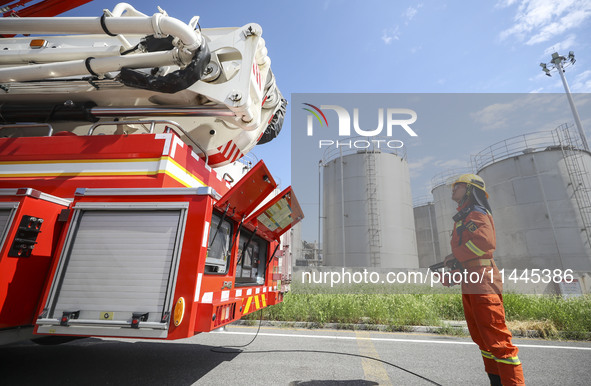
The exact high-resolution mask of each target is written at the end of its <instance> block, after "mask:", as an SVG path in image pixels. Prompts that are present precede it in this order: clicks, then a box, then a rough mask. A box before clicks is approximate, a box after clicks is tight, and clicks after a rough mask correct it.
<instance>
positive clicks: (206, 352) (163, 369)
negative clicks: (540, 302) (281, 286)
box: [0, 326, 591, 386]
mask: <svg viewBox="0 0 591 386" xmlns="http://www.w3.org/2000/svg"><path fill="white" fill-rule="evenodd" d="M256 330H257V329H256V327H245V326H229V327H228V328H227V330H226V331H223V332H214V333H209V334H201V335H197V336H195V337H192V338H189V339H184V340H180V341H174V342H160V341H134V340H129V339H126V340H123V339H120V340H119V339H94V338H92V339H82V340H78V341H74V342H70V343H67V344H64V345H60V346H37V345H35V344H33V343H20V344H16V345H13V346H8V347H2V348H0V384H2V385H144V386H145V385H192V384H196V385H224V386H227V385H306V386H308V385H314V386H325V385H326V386H328V385H339V386H341V385H346V386H349V385H361V386H364V385H377V384H380V385H433V384H441V385H487V384H488V379H487V378H486V376H485V374H484V372H483V370H482V363H481V360H480V358H479V351H478V349H477V347H476V346H475V345H473V344H472V343H471V342H470V340H469V338H457V337H445V336H438V335H432V334H401V333H380V332H359V331H358V332H354V331H336V330H301V329H282V328H274V327H263V328H261V330H260V332H259V334H258V336H257V338H256V340H255V341H254V342H253V343H252V344H250V345H249V346H247V347H244V348H240V349H216V346H230V345H242V344H246V343H248V342H249V341H251V340H252V338H253V337H254V334H255V333H256ZM515 342H516V343H517V345H518V346H519V347H520V350H521V351H520V353H519V357H520V359H521V360H522V362H523V363H524V371H525V376H526V380H527V382H528V384H529V385H558V384H564V385H588V384H589V379H590V375H589V369H590V368H591V342H548V341H543V340H534V339H515ZM217 351H229V352H226V353H220V352H217ZM367 357H371V358H375V359H378V360H375V359H368V358H367Z"/></svg>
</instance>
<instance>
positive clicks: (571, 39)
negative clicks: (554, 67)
mask: <svg viewBox="0 0 591 386" xmlns="http://www.w3.org/2000/svg"><path fill="white" fill-rule="evenodd" d="M576 37H577V36H576V35H575V34H570V35H568V36H567V38H566V39H564V40H563V41H561V42H558V43H556V44H554V45H552V46H550V47H548V48H546V50H545V51H544V58H545V59H547V60H549V59H550V55H552V54H553V53H554V52H558V53H560V54H561V55H565V53H563V52H568V51H571V50H572V49H573V47H574V46H575V45H576V44H577V43H576V41H575V39H576Z"/></svg>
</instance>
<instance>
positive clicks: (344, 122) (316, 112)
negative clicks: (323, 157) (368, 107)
mask: <svg viewBox="0 0 591 386" xmlns="http://www.w3.org/2000/svg"><path fill="white" fill-rule="evenodd" d="M304 105H305V106H306V107H303V110H305V111H307V112H309V113H310V114H308V115H307V135H308V136H309V137H311V136H313V135H314V125H315V124H316V125H317V126H318V125H319V126H320V128H323V129H321V133H322V135H323V136H324V135H327V134H329V131H328V130H326V129H328V128H329V124H328V119H327V118H326V114H325V113H324V111H326V110H332V111H334V112H336V113H337V117H338V136H339V137H350V136H351V131H352V130H351V114H349V111H347V109H345V108H344V107H342V106H338V105H320V107H317V106H314V105H312V104H310V103H304ZM323 110H324V111H323ZM384 110H385V111H386V112H385V114H384ZM359 115H360V114H359V108H357V107H355V108H353V130H354V132H355V133H356V134H357V135H358V136H362V137H376V136H380V137H384V134H383V133H382V132H383V131H384V126H385V127H386V133H385V136H386V137H392V133H393V132H394V128H397V127H400V128H402V129H403V130H404V131H405V132H406V133H407V134H408V135H410V136H411V137H416V136H417V133H415V131H414V130H413V129H412V128H411V127H410V125H411V124H413V123H414V122H415V121H416V120H417V113H416V112H415V111H414V110H411V109H404V108H387V109H384V108H378V125H377V128H375V129H373V128H372V129H369V128H361V126H360V124H359ZM384 121H385V122H386V124H385V125H384ZM324 127H326V128H324ZM366 129H367V130H366ZM333 134H334V132H333ZM372 144H373V146H374V147H377V148H379V147H380V146H386V147H389V148H393V149H397V148H401V147H402V146H404V143H403V142H402V141H400V140H396V139H392V140H385V139H379V140H378V139H374V140H357V141H348V142H347V141H339V140H336V141H335V140H332V139H320V140H319V141H318V146H319V147H320V148H322V147H325V146H331V145H336V146H337V147H342V146H346V147H355V148H359V149H366V148H369V147H370V146H372Z"/></svg>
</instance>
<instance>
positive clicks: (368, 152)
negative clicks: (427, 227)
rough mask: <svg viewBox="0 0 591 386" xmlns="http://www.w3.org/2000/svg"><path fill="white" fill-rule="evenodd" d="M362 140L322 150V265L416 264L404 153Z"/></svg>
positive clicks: (399, 266)
mask: <svg viewBox="0 0 591 386" xmlns="http://www.w3.org/2000/svg"><path fill="white" fill-rule="evenodd" d="M367 142H368V143H370V144H371V146H369V147H368V148H365V149H355V148H343V147H341V148H340V149H337V148H332V149H328V150H327V152H326V153H325V157H324V160H323V165H324V167H323V190H324V193H323V217H324V226H323V240H322V245H323V256H324V265H326V266H345V267H377V268H417V267H418V266H419V262H418V256H417V245H416V239H415V227H414V219H413V208H412V198H411V191H410V176H409V171H408V163H407V161H406V156H405V154H401V155H398V154H396V150H395V149H390V148H377V146H376V145H375V144H376V142H371V141H367ZM359 143H361V142H359ZM377 144H378V145H379V143H377Z"/></svg>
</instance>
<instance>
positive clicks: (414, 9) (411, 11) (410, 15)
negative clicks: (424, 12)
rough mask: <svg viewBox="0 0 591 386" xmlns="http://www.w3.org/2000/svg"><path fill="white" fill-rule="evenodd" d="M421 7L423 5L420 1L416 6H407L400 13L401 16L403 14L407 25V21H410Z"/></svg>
mask: <svg viewBox="0 0 591 386" xmlns="http://www.w3.org/2000/svg"><path fill="white" fill-rule="evenodd" d="M422 7H423V4H422V3H420V4H418V5H417V6H416V7H408V8H407V9H406V11H405V12H404V13H403V14H402V16H404V18H405V19H406V21H405V24H407V25H408V23H410V21H411V20H412V19H414V17H415V16H416V15H417V13H418V12H419V8H422Z"/></svg>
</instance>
